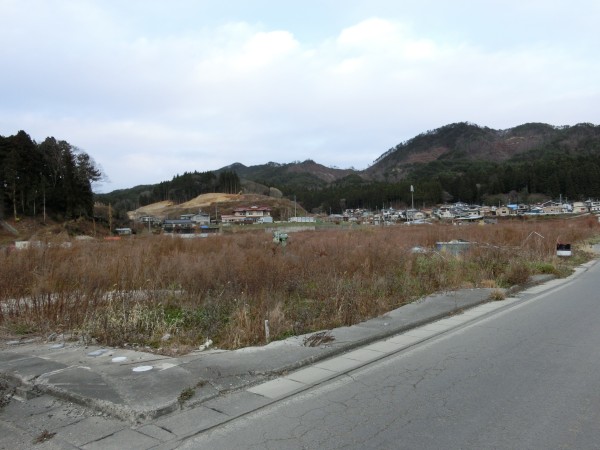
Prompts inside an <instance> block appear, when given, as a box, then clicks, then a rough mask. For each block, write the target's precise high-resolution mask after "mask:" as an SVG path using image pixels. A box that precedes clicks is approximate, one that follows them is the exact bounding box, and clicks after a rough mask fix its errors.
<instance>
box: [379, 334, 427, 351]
mask: <svg viewBox="0 0 600 450" xmlns="http://www.w3.org/2000/svg"><path fill="white" fill-rule="evenodd" d="M420 341H421V338H419V337H416V336H408V335H406V334H399V335H398V336H394V337H391V338H389V339H386V340H385V341H384V342H391V343H392V344H397V345H401V346H403V347H405V348H406V347H410V346H411V345H414V344H416V343H417V342H420Z"/></svg>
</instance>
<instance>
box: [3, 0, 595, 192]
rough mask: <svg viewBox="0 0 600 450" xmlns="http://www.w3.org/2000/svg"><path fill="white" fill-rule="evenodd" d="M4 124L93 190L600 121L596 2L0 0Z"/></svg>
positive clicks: (366, 157)
mask: <svg viewBox="0 0 600 450" xmlns="http://www.w3.org/2000/svg"><path fill="white" fill-rule="evenodd" d="M0 17H1V25H0V135H2V136H9V135H13V134H15V133H17V132H18V131H19V130H21V129H22V130H25V131H26V132H27V133H29V134H30V135H31V137H32V138H33V139H35V140H36V141H38V142H41V141H42V140H43V139H45V138H46V137H47V136H54V137H56V138H57V139H61V140H66V141H68V142H69V143H71V144H73V145H75V146H77V147H79V148H81V149H82V150H84V151H86V152H87V153H88V154H89V155H90V156H91V157H92V158H93V159H94V160H95V161H96V162H97V164H98V165H99V166H100V167H101V169H102V170H103V172H104V173H105V174H106V176H107V181H105V182H104V183H102V184H99V185H98V186H96V188H95V189H96V191H98V192H109V191H112V190H115V189H121V188H128V187H133V186H135V185H138V184H153V183H158V182H160V181H165V180H170V179H172V178H173V176H175V175H177V174H182V173H183V172H186V171H194V170H198V171H207V170H214V169H218V168H221V167H223V166H226V165H229V164H232V163H234V162H241V163H242V164H245V165H255V164H264V163H267V162H269V161H275V162H279V163H288V162H292V161H303V160H306V159H313V160H315V161H317V162H319V163H321V164H324V165H327V166H336V167H340V168H348V167H354V168H356V169H364V168H366V167H367V166H369V165H370V164H371V163H372V162H373V160H374V159H376V158H377V157H378V156H380V155H381V154H382V153H384V152H385V151H386V150H388V149H389V148H390V147H393V146H395V145H396V144H398V143H399V142H402V141H405V140H407V139H410V138H412V137H414V136H415V135H417V134H419V133H422V132H424V131H427V130H431V129H434V128H438V127H440V126H443V125H446V124H449V123H453V122H461V121H469V122H473V123H476V124H478V125H482V126H488V127H491V128H496V129H505V128H509V127H513V126H516V125H519V124H522V123H526V122H545V123H549V124H552V125H574V124H576V123H580V122H592V123H595V124H598V123H600V118H599V116H600V58H599V56H598V55H599V49H600V30H599V28H598V23H599V21H600V2H598V1H597V0H589V1H585V0H565V1H562V0H516V1H513V0H502V1H495V0H487V1H486V0H473V1H470V0H454V1H447V0H414V1H413V0H369V1H363V0H303V1H292V0H289V1H288V0H210V1H207V0H168V1H167V0H162V1H158V0H0Z"/></svg>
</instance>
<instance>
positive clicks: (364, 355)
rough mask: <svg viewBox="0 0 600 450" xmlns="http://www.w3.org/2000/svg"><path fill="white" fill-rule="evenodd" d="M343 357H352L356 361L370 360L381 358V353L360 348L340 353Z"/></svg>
mask: <svg viewBox="0 0 600 450" xmlns="http://www.w3.org/2000/svg"><path fill="white" fill-rule="evenodd" d="M342 356H343V357H344V358H348V359H354V360H356V361H362V362H370V361H375V360H376V359H379V358H381V356H382V355H381V353H380V352H376V351H373V350H369V349H365V348H360V349H358V350H354V351H351V352H348V353H344V354H343V355H342Z"/></svg>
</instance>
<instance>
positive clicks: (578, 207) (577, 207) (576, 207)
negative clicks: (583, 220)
mask: <svg viewBox="0 0 600 450" xmlns="http://www.w3.org/2000/svg"><path fill="white" fill-rule="evenodd" d="M588 211H589V209H588V207H587V205H586V204H585V203H584V202H573V211H572V212H573V213H575V214H582V213H587V212H588Z"/></svg>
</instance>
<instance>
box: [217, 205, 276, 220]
mask: <svg viewBox="0 0 600 450" xmlns="http://www.w3.org/2000/svg"><path fill="white" fill-rule="evenodd" d="M221 221H222V222H223V223H270V222H273V217H272V216H271V208H269V207H268V206H250V207H239V208H235V209H234V210H233V214H223V215H221Z"/></svg>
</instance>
